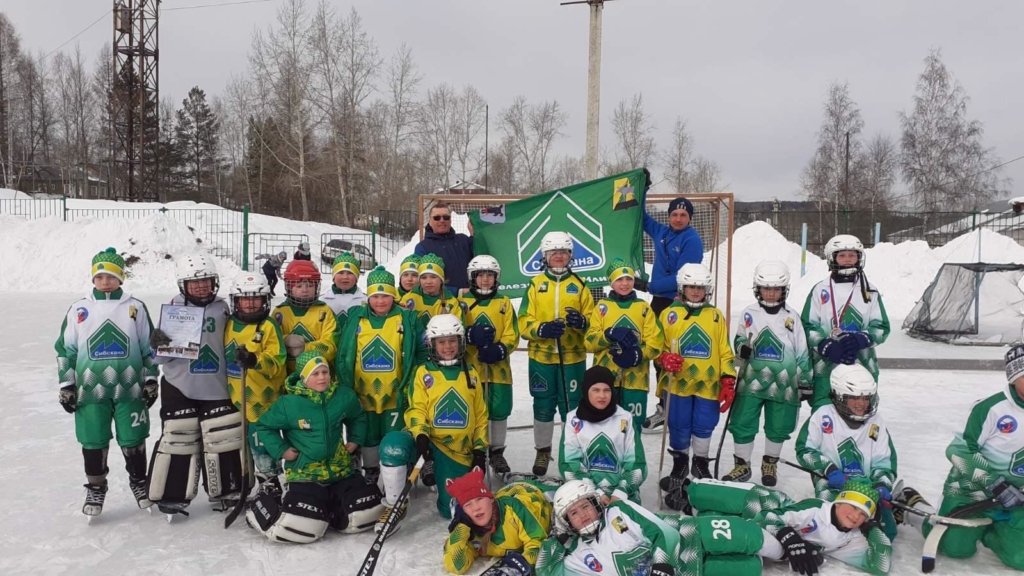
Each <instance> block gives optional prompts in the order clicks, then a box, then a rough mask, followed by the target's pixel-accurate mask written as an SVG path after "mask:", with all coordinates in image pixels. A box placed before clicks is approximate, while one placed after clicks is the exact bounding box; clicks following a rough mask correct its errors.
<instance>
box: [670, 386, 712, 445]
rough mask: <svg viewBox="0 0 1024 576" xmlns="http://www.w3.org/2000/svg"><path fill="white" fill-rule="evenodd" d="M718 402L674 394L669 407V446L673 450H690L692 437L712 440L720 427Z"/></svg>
mask: <svg viewBox="0 0 1024 576" xmlns="http://www.w3.org/2000/svg"><path fill="white" fill-rule="evenodd" d="M719 416H720V413H719V412H718V402H717V401H715V400H708V399H707V398H701V397H699V396H676V395H675V394H672V398H671V399H670V401H669V406H668V418H667V420H666V422H667V423H668V437H669V446H670V447H671V448H672V449H673V450H679V451H684V450H689V449H690V437H691V436H696V437H697V438H711V433H712V432H714V431H715V426H718V418H719Z"/></svg>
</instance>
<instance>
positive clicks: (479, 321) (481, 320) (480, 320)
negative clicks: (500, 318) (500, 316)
mask: <svg viewBox="0 0 1024 576" xmlns="http://www.w3.org/2000/svg"><path fill="white" fill-rule="evenodd" d="M473 326H490V327H491V328H494V322H491V319H490V318H489V317H488V316H487V313H486V312H481V313H480V315H479V316H477V317H476V320H475V321H474V322H473Z"/></svg>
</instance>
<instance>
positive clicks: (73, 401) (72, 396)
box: [60, 384, 78, 414]
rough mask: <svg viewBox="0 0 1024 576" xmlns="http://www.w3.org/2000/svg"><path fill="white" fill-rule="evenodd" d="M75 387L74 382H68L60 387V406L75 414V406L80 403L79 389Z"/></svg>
mask: <svg viewBox="0 0 1024 576" xmlns="http://www.w3.org/2000/svg"><path fill="white" fill-rule="evenodd" d="M75 388H76V386H75V385H74V384H68V385H67V386H61V389H60V406H61V408H63V409H64V411H65V412H67V413H68V414H74V413H75V406H76V405H77V404H78V390H76V389H75Z"/></svg>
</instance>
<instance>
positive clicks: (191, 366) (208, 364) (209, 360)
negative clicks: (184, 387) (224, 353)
mask: <svg viewBox="0 0 1024 576" xmlns="http://www.w3.org/2000/svg"><path fill="white" fill-rule="evenodd" d="M219 370H220V358H218V357H217V353H216V352H214V351H213V348H210V346H209V345H203V347H202V348H200V349H199V356H198V357H197V358H196V359H195V360H192V361H191V362H189V363H188V373H189V374H216V373H217V372H218V371H219Z"/></svg>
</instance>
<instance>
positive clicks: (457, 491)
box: [445, 468, 494, 506]
mask: <svg viewBox="0 0 1024 576" xmlns="http://www.w3.org/2000/svg"><path fill="white" fill-rule="evenodd" d="M445 489H447V490H448V494H449V495H451V497H452V498H455V501H456V502H458V503H459V506H465V505H466V503H467V502H469V501H470V500H474V499H476V498H491V499H493V498H494V494H492V493H491V491H490V490H488V489H487V485H486V484H485V483H484V472H483V470H480V469H479V468H474V469H473V470H472V471H471V472H469V473H468V474H465V475H464V476H460V477H458V478H456V479H454V480H452V479H449V480H448V481H447V482H446V483H445Z"/></svg>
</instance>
